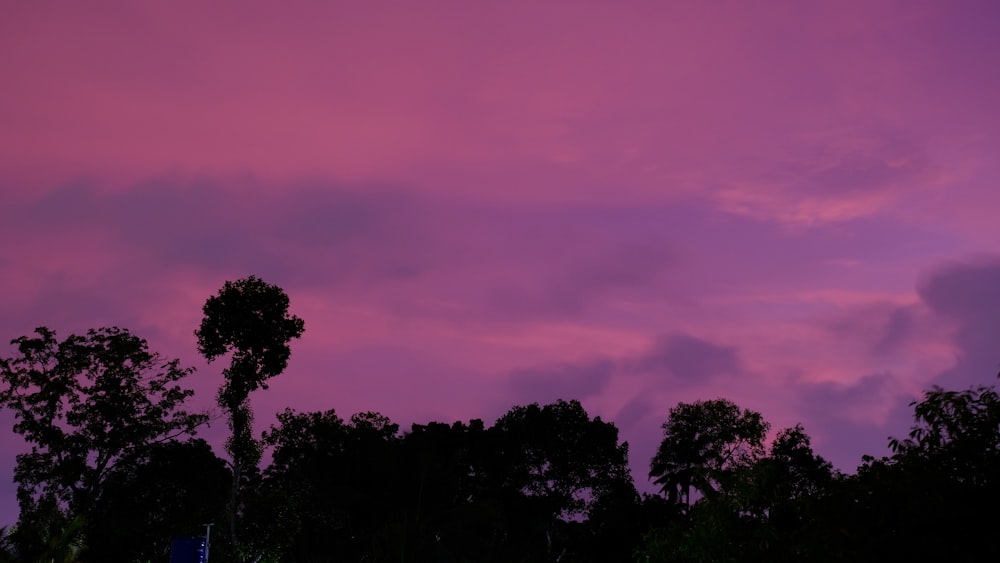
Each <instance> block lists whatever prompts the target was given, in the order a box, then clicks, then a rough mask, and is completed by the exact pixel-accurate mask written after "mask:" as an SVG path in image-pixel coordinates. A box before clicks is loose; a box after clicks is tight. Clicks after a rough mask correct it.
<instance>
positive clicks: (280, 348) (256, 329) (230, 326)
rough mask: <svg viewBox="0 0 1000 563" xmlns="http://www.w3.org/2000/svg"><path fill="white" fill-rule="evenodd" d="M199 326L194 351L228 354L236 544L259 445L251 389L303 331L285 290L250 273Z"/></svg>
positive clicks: (225, 399) (208, 305)
mask: <svg viewBox="0 0 1000 563" xmlns="http://www.w3.org/2000/svg"><path fill="white" fill-rule="evenodd" d="M203 311H204V313H205V316H204V318H203V319H202V321H201V326H200V327H199V328H198V330H196V331H195V336H197V338H198V351H199V352H201V354H202V355H203V356H204V357H205V359H207V360H208V361H209V362H211V361H213V360H215V359H216V358H218V357H220V356H222V355H225V354H227V353H232V356H231V358H230V364H229V367H228V368H226V369H225V370H223V375H224V377H225V380H224V382H223V384H222V386H221V387H220V388H219V394H218V403H219V406H220V407H222V409H223V411H224V412H225V413H226V415H227V417H228V418H229V429H230V431H231V433H232V434H231V436H230V438H229V440H228V441H227V442H226V451H227V452H228V453H229V455H230V457H231V459H232V471H233V479H232V488H231V491H230V493H231V494H230V510H229V534H230V539H231V540H232V542H233V545H234V546H237V548H238V546H239V542H238V537H237V520H238V518H239V514H240V511H241V498H240V497H241V495H240V489H241V487H242V482H243V480H244V479H245V477H246V472H247V471H253V470H255V469H256V468H257V464H258V463H259V462H260V456H261V446H260V444H259V443H258V442H257V441H256V440H254V438H253V411H252V410H251V408H250V400H249V398H250V393H251V392H253V391H255V390H257V389H267V380H268V379H270V378H272V377H274V376H276V375H278V374H279V373H281V372H282V371H284V370H285V367H286V366H287V365H288V358H289V357H290V356H291V348H290V347H289V345H288V343H289V342H290V341H291V339H293V338H298V337H300V336H301V335H302V332H303V330H304V323H303V322H302V319H300V318H298V317H296V316H294V315H290V314H289V313H288V295H286V294H285V292H284V290H282V289H281V288H280V287H278V286H276V285H271V284H268V283H266V282H264V281H263V280H261V279H260V278H257V277H255V276H250V277H247V278H243V279H240V280H237V281H235V282H231V281H227V282H226V283H225V284H224V285H223V286H222V289H221V290H219V293H218V294H217V295H215V296H212V297H209V298H208V300H207V301H206V302H205V306H204V308H203Z"/></svg>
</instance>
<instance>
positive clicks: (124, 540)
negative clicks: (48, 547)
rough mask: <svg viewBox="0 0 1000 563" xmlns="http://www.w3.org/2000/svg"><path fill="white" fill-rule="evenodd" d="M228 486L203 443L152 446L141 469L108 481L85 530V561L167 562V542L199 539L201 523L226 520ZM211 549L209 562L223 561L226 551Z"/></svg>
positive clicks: (121, 471)
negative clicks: (184, 537)
mask: <svg viewBox="0 0 1000 563" xmlns="http://www.w3.org/2000/svg"><path fill="white" fill-rule="evenodd" d="M229 480H230V475H229V469H227V467H226V463H225V461H223V460H222V459H219V458H218V457H217V456H216V455H215V453H214V452H213V451H212V448H211V447H210V446H209V445H208V443H207V442H205V441H204V440H188V441H184V442H179V441H170V442H165V443H162V444H156V445H155V446H153V447H152V448H150V451H149V454H148V455H147V456H146V458H145V459H144V460H142V461H141V462H140V463H137V464H134V465H129V466H127V467H120V468H117V469H116V470H115V471H114V472H113V473H112V474H111V475H110V476H109V478H108V481H107V483H106V485H105V490H104V494H102V495H101V498H100V499H99V500H98V502H97V505H96V506H95V510H94V517H93V522H91V523H90V525H89V526H88V530H87V540H88V542H87V543H88V545H87V554H86V555H87V560H90V561H164V560H166V559H167V558H168V556H169V553H170V541H171V538H173V537H174V536H178V535H201V534H202V533H204V529H205V523H207V522H213V521H216V520H217V519H218V518H220V517H224V515H225V511H226V502H227V500H228V496H229V495H228V494H226V484H227V483H229ZM222 539H223V540H224V539H225V536H223V538H222ZM213 544H214V545H213V546H212V556H213V557H212V559H213V560H214V559H217V558H218V559H221V558H222V555H224V553H225V548H227V547H229V546H227V545H224V544H225V542H224V541H223V542H217V541H213Z"/></svg>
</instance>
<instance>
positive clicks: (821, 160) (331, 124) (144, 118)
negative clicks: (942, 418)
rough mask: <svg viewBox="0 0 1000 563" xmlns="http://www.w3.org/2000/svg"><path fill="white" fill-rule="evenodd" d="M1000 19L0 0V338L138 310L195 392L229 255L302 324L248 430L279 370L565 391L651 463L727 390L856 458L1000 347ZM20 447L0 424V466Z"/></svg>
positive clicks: (329, 396) (943, 7)
mask: <svg viewBox="0 0 1000 563" xmlns="http://www.w3.org/2000/svg"><path fill="white" fill-rule="evenodd" d="M997 21H1000V5H998V4H997V3H995V2H990V1H982V2H974V1H947V2H945V1H941V2H916V1H913V0H906V1H899V2H878V1H871V0H864V1H858V2H844V1H839V2H800V1H789V2H765V3H757V2H721V1H720V2H693V1H692V2H645V1H643V2H639V1H636V2H615V3H609V2H586V1H581V0H573V1H572V2H555V1H552V2H474V3H469V2H458V1H455V2H431V1H428V2H327V1H323V2H298V3H295V5H294V6H286V5H282V6H278V5H277V4H275V3H264V2H240V3H238V4H236V3H234V4H230V5H223V4H213V5H212V6H205V5H204V3H200V2H169V3H156V2H87V3H73V2H45V1H43V2H30V3H25V2H11V3H5V4H3V5H2V6H0V80H2V83H3V87H2V88H0V240H2V242H3V244H2V245H0V294H2V295H3V296H4V297H3V300H2V306H3V311H4V314H3V315H2V316H0V340H2V341H3V342H7V341H9V340H10V339H13V338H16V337H17V336H21V335H23V334H27V333H28V332H30V331H31V330H32V329H33V328H34V327H36V326H38V325H46V326H49V327H51V328H53V329H55V330H56V331H57V332H58V333H59V334H60V335H62V336H67V335H69V334H70V333H72V332H79V331H84V330H86V329H87V328H90V327H96V326H103V325H112V324H114V325H119V326H124V327H128V328H130V329H132V330H133V331H135V332H136V333H137V334H139V335H140V336H143V337H145V338H146V339H148V340H149V342H150V345H151V347H152V348H153V349H155V350H158V351H160V352H162V353H163V354H165V355H167V356H170V357H180V358H181V359H182V360H183V362H185V363H186V364H188V365H193V366H196V367H198V368H199V369H198V372H197V373H196V374H195V375H194V376H193V377H192V378H191V381H190V383H191V385H192V386H193V387H195V388H196V389H197V390H198V395H197V396H196V400H195V404H196V406H198V407H202V408H210V407H211V406H212V401H213V397H214V394H215V389H216V388H217V387H218V385H219V383H220V378H221V375H220V370H221V369H222V367H223V366H221V365H211V366H206V365H204V363H203V362H202V361H201V360H200V359H199V357H198V355H197V353H196V351H195V340H194V336H193V331H194V329H195V327H196V326H197V324H198V322H199V321H200V316H201V306H202V304H203V303H204V301H205V299H206V298H207V297H208V296H210V295H212V294H214V293H215V292H216V291H217V290H218V289H219V287H221V285H222V283H223V282H224V281H225V280H232V279H237V278H240V277H244V276H246V275H249V274H256V275H259V276H261V277H263V278H264V279H265V280H267V281H269V282H271V283H275V284H278V285H280V286H282V287H283V288H284V289H285V290H286V291H287V292H288V294H289V295H290V297H291V303H292V309H293V312H294V313H295V314H297V315H299V316H300V317H302V318H303V319H304V320H305V322H306V332H305V335H304V336H303V338H302V339H301V340H300V341H297V342H295V344H294V347H293V355H292V360H291V363H290V366H289V368H288V370H287V372H286V373H285V374H283V375H281V376H280V377H279V378H277V379H275V380H274V381H273V385H272V387H271V389H270V390H269V391H266V392H260V393H258V395H257V396H256V397H255V399H254V400H255V405H256V408H257V413H258V422H257V426H258V428H257V430H258V431H260V430H263V429H264V428H265V427H266V426H267V425H269V424H270V423H271V422H272V421H273V413H275V412H276V411H279V410H281V409H283V408H284V407H286V406H288V407H292V408H294V409H298V410H319V409H329V408H335V409H337V411H338V413H339V414H340V415H341V416H349V415H350V414H351V413H354V412H356V411H363V410H377V411H380V412H382V413H384V414H386V415H388V416H389V417H391V418H392V419H393V420H394V421H396V422H398V423H400V424H401V425H402V426H403V427H404V428H406V427H408V425H409V424H410V423H412V422H427V421H429V420H440V421H451V420H456V419H463V420H465V419H468V418H473V417H475V418H483V419H485V420H486V421H487V422H488V423H492V421H493V420H494V419H495V418H496V417H497V416H499V415H501V414H503V413H504V412H505V411H506V410H508V409H509V408H510V407H511V406H513V405H516V404H525V403H530V402H536V401H537V402H549V401H553V400H555V399H558V398H566V399H571V398H577V399H580V400H581V401H582V402H583V404H584V406H585V407H586V408H587V409H588V411H589V412H590V413H591V414H592V415H600V416H601V417H602V418H604V419H606V420H612V421H614V422H615V423H616V424H617V425H618V427H619V428H620V430H621V432H622V436H623V438H624V439H625V440H628V441H629V443H630V445H631V456H632V465H633V467H634V468H635V477H636V483H637V485H639V487H640V489H642V490H650V487H649V486H648V482H647V479H646V477H645V475H646V471H647V469H648V462H649V459H650V457H651V456H652V454H653V452H654V449H655V447H656V445H657V444H658V442H659V439H660V424H661V423H662V422H663V420H664V419H665V417H666V415H667V412H668V411H669V409H670V408H671V407H672V406H674V405H675V404H676V403H677V402H679V401H691V400H696V399H711V398H716V397H720V396H721V397H726V398H729V399H732V400H734V401H736V402H737V403H739V404H740V405H741V406H744V407H748V408H753V409H756V410H759V411H760V412H762V413H763V414H764V415H765V417H766V418H767V419H768V420H769V421H771V423H772V425H773V427H774V429H775V430H777V429H779V428H782V427H786V426H791V425H794V424H795V423H797V422H802V423H803V424H804V425H805V427H806V431H807V432H808V433H809V434H810V435H811V436H813V439H814V446H815V448H816V449H817V450H818V452H819V453H820V454H822V455H824V456H826V457H828V458H830V459H832V460H833V461H834V462H835V464H836V465H837V466H838V467H839V468H841V469H843V470H845V471H853V470H854V469H855V467H856V466H857V464H858V463H859V461H860V457H861V455H862V454H864V453H870V454H874V455H881V454H883V453H885V443H886V437H887V436H889V435H890V434H892V435H901V434H903V433H905V431H906V429H907V428H908V424H909V417H910V410H909V408H908V407H907V403H908V402H909V401H910V400H912V397H913V396H914V394H915V393H918V392H919V391H920V390H921V389H923V388H926V387H927V386H929V385H932V384H940V385H943V386H946V387H956V388H961V387H965V386H968V385H972V384H990V383H992V382H993V381H994V375H995V373H996V372H997V371H998V369H1000V346H998V344H1000V254H997V250H998V249H997V242H998V240H1000V221H998V220H997V214H998V212H1000V191H998V189H997V187H998V186H997V182H998V179H1000V164H998V160H997V158H996V155H997V154H1000V136H998V133H1000V112H997V111H996V100H998V99H1000V72H997V64H996V61H997V60H998V57H1000V34H997V33H996V22H997ZM3 350H4V351H3V354H4V355H7V354H9V353H11V352H12V350H11V349H10V348H9V347H8V348H4V349H3ZM0 421H2V422H3V423H4V424H5V426H7V427H8V428H9V423H10V416H9V415H8V414H6V413H4V414H2V415H0ZM224 432H225V425H224V424H223V423H221V422H220V423H218V424H216V425H214V426H213V427H212V428H211V429H208V430H206V431H205V432H204V433H203V434H204V435H205V436H206V437H208V438H209V439H211V440H212V441H213V443H215V444H216V445H219V444H220V443H221V436H222V434H223V433H224ZM23 449H24V445H23V443H22V442H21V440H20V438H19V437H18V436H16V435H14V434H12V433H11V432H9V431H6V432H3V433H0V452H2V455H0V483H10V481H11V478H12V470H13V464H14V455H15V453H16V452H18V451H21V450H23ZM220 452H221V450H220ZM0 507H4V508H3V510H2V512H0V523H2V522H4V521H8V522H12V521H13V520H14V519H16V507H15V502H14V496H13V486H12V485H0Z"/></svg>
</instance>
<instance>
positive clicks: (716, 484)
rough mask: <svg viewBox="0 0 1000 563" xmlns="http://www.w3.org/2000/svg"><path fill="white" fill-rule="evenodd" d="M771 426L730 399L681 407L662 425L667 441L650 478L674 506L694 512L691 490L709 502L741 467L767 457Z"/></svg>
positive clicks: (660, 451)
mask: <svg viewBox="0 0 1000 563" xmlns="http://www.w3.org/2000/svg"><path fill="white" fill-rule="evenodd" d="M769 427H770V425H769V424H768V423H767V422H765V421H764V418H763V417H762V416H761V415H760V413H757V412H754V411H751V410H747V409H744V410H742V411H740V408H739V407H738V406H736V404H735V403H733V402H732V401H729V400H726V399H715V400H712V401H697V402H694V403H679V404H678V405H677V406H676V407H674V408H672V409H670V415H669V417H668V418H667V421H666V422H664V423H663V441H662V442H661V443H660V447H659V450H657V452H656V455H655V456H654V457H653V460H652V463H651V465H650V472H649V476H650V477H652V478H655V479H654V481H653V482H654V483H656V484H657V485H660V487H661V491H662V492H663V493H664V494H665V495H666V497H667V499H668V500H669V501H671V502H672V503H675V504H677V505H680V506H684V507H690V506H691V490H692V489H694V490H696V491H698V493H700V494H701V495H702V496H705V497H708V496H712V495H714V494H715V493H717V492H718V491H719V490H720V488H722V487H724V486H726V484H727V483H729V482H730V481H731V479H732V476H733V474H734V471H735V470H736V469H737V468H739V467H746V466H749V465H752V464H753V463H754V462H755V461H756V460H757V459H759V458H760V457H761V456H762V455H763V454H764V438H765V436H766V435H767V430H768V428H769Z"/></svg>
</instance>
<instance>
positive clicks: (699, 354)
mask: <svg viewBox="0 0 1000 563" xmlns="http://www.w3.org/2000/svg"><path fill="white" fill-rule="evenodd" d="M629 366H630V367H631V369H632V370H633V371H636V372H641V373H653V374H669V375H670V376H672V377H675V378H677V379H679V380H682V381H692V382H693V381H707V380H708V379H711V378H713V377H716V376H720V375H732V374H736V373H739V372H740V371H741V366H740V361H739V357H738V355H737V353H736V349H735V348H731V347H728V346H720V345H717V344H714V343H712V342H709V341H707V340H703V339H701V338H697V337H695V336H691V335H689V334H684V333H675V334H670V335H665V336H661V337H660V338H659V339H658V340H657V341H656V342H655V343H654V345H653V346H652V347H651V348H650V349H649V351H647V352H646V353H645V354H643V355H641V356H639V357H638V358H635V359H633V360H631V361H630V362H629Z"/></svg>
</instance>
